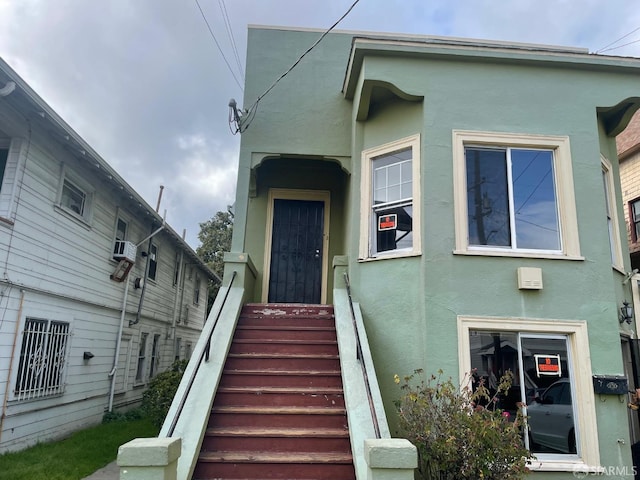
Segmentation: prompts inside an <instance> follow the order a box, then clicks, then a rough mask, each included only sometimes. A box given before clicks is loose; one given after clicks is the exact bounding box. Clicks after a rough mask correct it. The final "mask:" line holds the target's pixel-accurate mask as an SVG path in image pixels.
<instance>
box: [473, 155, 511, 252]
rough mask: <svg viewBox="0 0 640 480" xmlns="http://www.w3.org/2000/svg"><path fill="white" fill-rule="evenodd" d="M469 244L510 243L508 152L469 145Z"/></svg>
mask: <svg viewBox="0 0 640 480" xmlns="http://www.w3.org/2000/svg"><path fill="white" fill-rule="evenodd" d="M465 155H466V166H467V211H468V221H469V244H470V245H495V246H507V247H508V246H511V228H510V225H509V194H508V190H507V161H506V151H505V150H497V149H483V148H466V149H465Z"/></svg>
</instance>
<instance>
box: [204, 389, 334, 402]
mask: <svg viewBox="0 0 640 480" xmlns="http://www.w3.org/2000/svg"><path fill="white" fill-rule="evenodd" d="M214 405H216V406H252V405H253V406H290V407H293V406H309V407H344V395H343V392H342V388H340V387H327V388H322V389H321V388H317V387H299V388H292V387H247V386H239V387H220V388H218V391H217V393H216V398H215V403H214Z"/></svg>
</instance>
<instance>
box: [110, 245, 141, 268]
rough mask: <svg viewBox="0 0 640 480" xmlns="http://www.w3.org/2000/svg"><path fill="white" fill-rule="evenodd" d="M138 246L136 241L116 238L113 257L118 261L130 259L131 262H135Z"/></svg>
mask: <svg viewBox="0 0 640 480" xmlns="http://www.w3.org/2000/svg"><path fill="white" fill-rule="evenodd" d="M137 248H138V247H136V244H135V243H132V242H127V241H126V240H116V243H115V245H114V246H113V258H114V260H118V261H120V260H128V261H129V262H131V263H135V262H136V250H137Z"/></svg>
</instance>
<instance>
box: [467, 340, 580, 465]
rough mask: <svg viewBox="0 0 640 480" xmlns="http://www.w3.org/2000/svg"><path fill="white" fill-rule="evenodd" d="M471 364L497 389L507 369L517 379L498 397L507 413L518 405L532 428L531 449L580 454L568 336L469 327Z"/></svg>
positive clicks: (528, 440)
mask: <svg viewBox="0 0 640 480" xmlns="http://www.w3.org/2000/svg"><path fill="white" fill-rule="evenodd" d="M469 348H470V355H471V368H472V371H473V372H474V373H475V374H476V377H475V381H476V382H480V381H483V382H484V383H485V385H486V386H487V387H488V388H489V391H490V392H491V394H492V395H493V394H494V393H495V391H496V387H497V382H498V379H500V378H501V377H502V376H503V375H504V374H505V373H506V372H507V371H510V372H511V373H512V374H513V378H514V380H513V384H512V386H511V389H510V391H509V392H508V394H507V395H505V396H504V397H502V398H501V399H500V405H499V408H501V409H502V410H503V411H504V412H506V413H507V414H508V416H509V418H515V415H516V413H517V412H518V411H520V412H521V413H522V414H523V415H524V416H525V418H526V421H527V425H528V429H527V435H526V436H524V438H523V441H524V443H525V445H526V446H527V448H528V449H529V450H530V451H531V453H533V454H536V455H537V454H540V453H558V454H576V453H577V443H576V435H577V433H578V432H577V429H576V425H575V423H574V418H575V417H576V414H575V409H574V405H573V402H574V399H575V398H576V396H575V393H574V388H573V386H572V376H573V372H572V367H571V362H570V361H569V355H570V352H569V346H568V343H567V338H566V336H556V335H543V334H524V333H517V332H499V331H494V332H489V331H477V330H474V331H471V332H470V345H469Z"/></svg>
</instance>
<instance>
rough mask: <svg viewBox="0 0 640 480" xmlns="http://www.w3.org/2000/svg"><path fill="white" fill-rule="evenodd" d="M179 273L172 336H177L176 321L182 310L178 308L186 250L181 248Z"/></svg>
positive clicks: (174, 301)
mask: <svg viewBox="0 0 640 480" xmlns="http://www.w3.org/2000/svg"><path fill="white" fill-rule="evenodd" d="M178 262H179V263H178V275H177V276H176V297H175V298H174V300H173V316H172V317H171V338H172V339H175V338H176V323H177V319H178V315H180V310H178V302H179V298H180V294H181V292H182V288H181V287H180V280H181V277H182V271H183V269H184V266H183V262H184V250H182V249H180V260H178Z"/></svg>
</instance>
